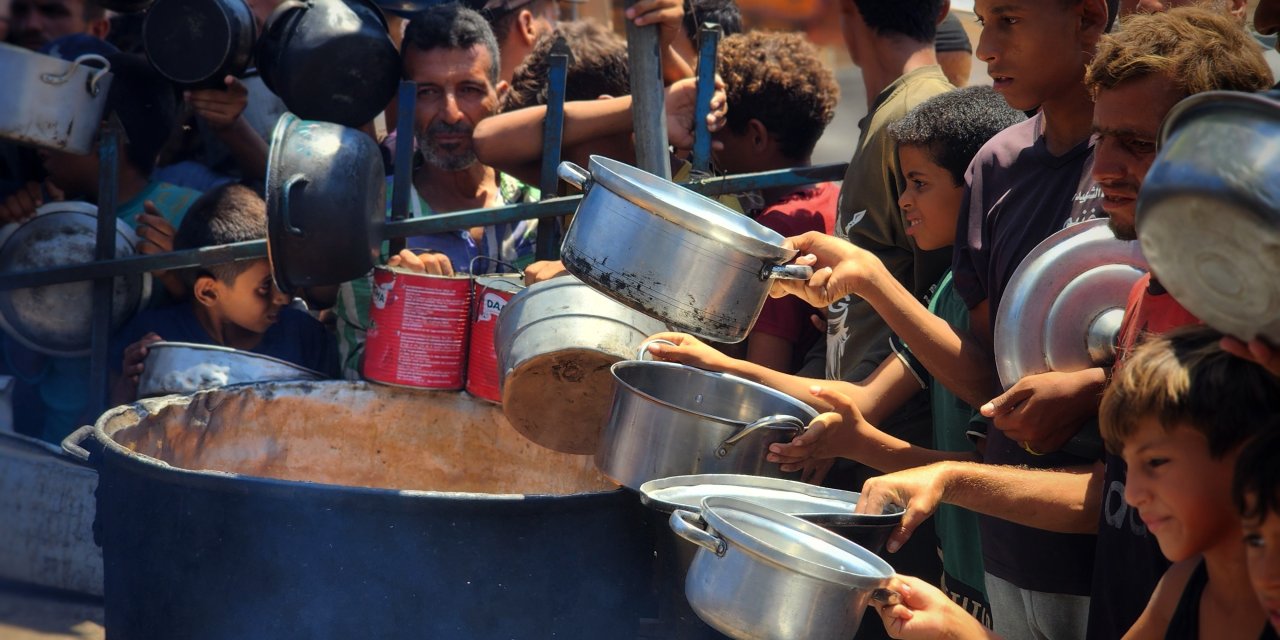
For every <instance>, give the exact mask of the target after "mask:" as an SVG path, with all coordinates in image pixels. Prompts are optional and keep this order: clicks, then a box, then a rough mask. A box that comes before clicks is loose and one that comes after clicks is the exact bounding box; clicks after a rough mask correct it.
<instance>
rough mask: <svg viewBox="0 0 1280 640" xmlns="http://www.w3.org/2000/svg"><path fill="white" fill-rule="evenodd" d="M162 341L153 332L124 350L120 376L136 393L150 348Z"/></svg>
mask: <svg viewBox="0 0 1280 640" xmlns="http://www.w3.org/2000/svg"><path fill="white" fill-rule="evenodd" d="M161 340H163V338H161V337H160V336H159V335H158V334H156V333H155V332H154V331H153V332H151V333H148V334H147V335H145V336H142V339H141V340H139V341H137V342H135V343H133V344H131V345H129V346H128V347H125V349H124V361H123V363H121V365H120V374H121V375H122V376H123V377H124V379H125V380H128V381H129V382H130V384H131V385H132V386H133V389H134V392H135V393H136V392H137V389H138V378H139V377H140V376H142V371H143V369H144V363H145V362H146V359H147V353H148V352H149V351H150V349H149V348H148V347H150V346H151V345H152V343H155V342H160V341H161Z"/></svg>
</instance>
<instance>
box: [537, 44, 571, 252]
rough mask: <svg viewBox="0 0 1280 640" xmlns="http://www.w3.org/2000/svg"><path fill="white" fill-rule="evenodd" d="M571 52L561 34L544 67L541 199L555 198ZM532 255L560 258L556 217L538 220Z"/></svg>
mask: <svg viewBox="0 0 1280 640" xmlns="http://www.w3.org/2000/svg"><path fill="white" fill-rule="evenodd" d="M572 59H573V52H572V51H570V50H569V44H568V43H567V42H565V41H564V38H563V37H559V38H556V41H555V43H554V44H552V45H551V56H550V58H549V59H548V66H549V68H548V70H547V85H548V87H547V113H546V118H545V119H544V120H543V123H542V175H541V180H540V181H539V183H538V188H539V189H540V190H541V192H542V199H543V200H546V199H547V198H554V197H556V194H557V192H558V191H559V189H558V187H559V184H560V179H559V177H557V175H556V168H557V167H558V166H559V165H560V143H561V141H562V140H563V139H564V94H565V89H566V87H567V86H568V78H569V63H570V62H572ZM534 256H535V257H536V258H537V259H538V260H555V259H556V258H558V257H560V225H559V219H558V218H554V217H552V218H542V219H541V220H539V221H538V242H537V246H536V247H535V251H534Z"/></svg>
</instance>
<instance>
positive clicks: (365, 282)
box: [335, 4, 538, 379]
mask: <svg viewBox="0 0 1280 640" xmlns="http://www.w3.org/2000/svg"><path fill="white" fill-rule="evenodd" d="M401 60H402V61H403V71H404V77H405V78H407V79H409V80H412V81H413V82H415V83H417V85H418V101H417V106H416V111H415V113H414V131H413V132H412V133H413V135H414V136H415V138H416V140H417V143H418V144H417V146H418V153H419V157H418V158H417V159H416V160H417V162H416V163H415V165H414V168H413V179H412V181H413V192H412V193H411V194H410V197H409V200H410V204H409V208H410V211H411V215H412V216H413V217H420V216H430V215H437V214H441V213H447V212H450V211H462V210H466V209H480V208H485V207H500V206H504V205H508V204H516V203H520V202H533V201H536V200H538V191H537V189H534V188H532V187H530V186H528V185H526V184H524V183H522V182H520V181H519V180H517V179H516V178H514V177H512V176H509V175H506V174H503V173H501V172H499V171H497V170H495V169H493V168H492V167H489V166H486V165H484V164H481V163H480V161H479V160H478V159H477V158H476V154H475V150H474V145H473V143H472V132H473V131H474V129H475V126H476V124H477V123H479V122H480V121H481V120H484V119H485V118H488V117H489V116H491V115H493V114H494V113H495V112H496V111H497V108H498V94H499V90H500V89H501V90H504V91H505V88H506V83H505V82H504V81H502V80H500V79H499V77H498V73H499V69H500V66H499V62H500V59H499V52H498V43H497V40H496V39H495V38H494V37H493V32H492V31H491V30H490V29H489V25H488V23H486V22H485V20H484V18H483V17H481V16H480V14H479V13H476V12H475V11H473V10H471V9H467V8H465V7H461V6H459V5H455V4H450V5H438V6H434V7H431V8H429V9H427V10H425V11H422V12H420V13H418V14H416V15H415V16H414V17H413V19H412V20H410V21H409V25H408V27H407V28H406V29H405V35H404V44H403V46H402V48H401ZM404 133H405V134H408V133H409V132H404ZM387 188H388V190H390V182H388V187H387ZM391 200H392V199H391V197H390V195H389V194H388V197H387V202H388V203H390V202H391ZM536 236H537V221H536V220H522V221H520V222H514V223H503V224H498V225H488V226H483V227H473V228H471V229H462V230H457V231H446V232H442V233H435V234H431V235H426V236H417V237H412V238H409V239H408V246H409V249H406V250H404V251H402V252H401V253H400V255H397V256H391V257H390V259H389V260H388V261H387V264H388V265H389V266H393V267H395V266H403V267H406V268H412V269H415V270H419V271H423V272H425V273H432V274H443V275H451V274H453V273H454V272H457V271H467V270H468V269H469V267H470V264H471V261H472V259H474V258H476V257H487V258H492V259H496V260H500V261H502V262H506V263H508V264H511V265H513V266H515V267H517V268H524V266H525V265H528V264H529V263H530V262H532V261H533V250H534V242H535V239H536ZM420 252H425V253H421V255H419V253H420ZM477 265H478V266H480V267H482V268H483V269H484V270H485V272H488V271H490V270H502V267H501V265H499V264H497V263H493V262H492V261H491V260H485V261H480V262H478V263H477ZM371 289H372V285H371V280H370V279H369V278H368V277H366V278H361V279H359V280H355V281H352V282H347V283H345V284H343V285H341V286H340V287H339V290H338V296H337V305H336V308H335V311H336V315H337V323H338V349H339V355H340V357H341V361H342V370H343V374H344V375H345V376H346V377H347V378H349V379H359V377H360V361H361V357H362V356H363V354H364V339H365V331H366V328H367V327H368V325H369V303H370V298H371V294H370V292H371Z"/></svg>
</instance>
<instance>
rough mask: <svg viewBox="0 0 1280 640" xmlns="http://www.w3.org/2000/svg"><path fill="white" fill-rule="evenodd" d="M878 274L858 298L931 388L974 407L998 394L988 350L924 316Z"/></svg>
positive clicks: (972, 338) (890, 281)
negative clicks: (897, 341)
mask: <svg viewBox="0 0 1280 640" xmlns="http://www.w3.org/2000/svg"><path fill="white" fill-rule="evenodd" d="M881 271H882V273H880V274H878V275H877V276H876V277H874V278H872V282H873V283H874V286H871V287H867V290H866V291H865V292H864V293H861V295H862V297H863V298H865V299H866V300H867V302H869V303H870V304H871V306H872V307H873V308H874V309H875V310H876V313H878V314H879V315H880V317H881V318H883V319H884V321H885V323H886V324H888V325H889V328H890V329H892V330H893V332H894V333H896V334H898V336H899V337H900V338H901V339H902V341H903V342H905V343H906V344H907V345H908V346H909V347H910V348H911V353H912V354H913V355H914V356H915V357H916V358H917V359H918V360H919V361H920V363H921V364H923V365H924V367H925V368H926V369H928V370H929V373H930V374H932V375H933V378H934V382H935V383H938V384H942V386H944V387H946V388H947V389H949V390H951V392H952V393H954V394H956V396H958V397H959V398H960V399H961V400H964V401H965V402H967V403H968V404H970V405H972V406H974V407H980V406H982V405H983V404H985V403H986V402H987V401H988V400H990V399H991V398H994V397H995V396H997V395H999V394H1000V392H1001V390H1002V389H1001V387H1000V380H999V378H998V377H997V376H996V371H995V361H994V359H993V357H992V354H991V350H990V349H989V348H987V347H986V346H984V345H983V344H982V343H981V342H979V341H978V340H977V339H976V338H975V336H974V335H973V334H972V333H970V332H968V331H961V330H958V329H956V328H955V327H953V326H951V324H950V323H948V322H947V321H946V320H943V319H942V318H939V317H938V316H935V315H933V314H932V313H930V312H929V310H928V309H927V308H925V306H924V305H923V304H921V303H920V301H919V300H917V299H916V297H915V296H913V295H912V294H911V292H910V291H908V290H907V289H906V287H904V286H902V283H900V282H898V280H897V279H896V278H894V277H893V276H892V275H891V274H889V272H888V271H887V270H883V269H881Z"/></svg>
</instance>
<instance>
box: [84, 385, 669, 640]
mask: <svg viewBox="0 0 1280 640" xmlns="http://www.w3.org/2000/svg"><path fill="white" fill-rule="evenodd" d="M92 433H93V437H94V438H96V439H97V440H98V441H99V442H100V443H101V444H102V447H103V452H102V454H101V459H100V460H99V459H97V456H95V462H96V464H97V466H98V467H99V469H100V472H101V481H100V485H99V493H98V515H99V520H100V524H101V531H102V536H101V539H102V543H103V552H104V570H105V590H106V627H107V631H108V633H109V634H110V635H111V636H112V637H113V638H129V639H131V640H138V639H145V638H186V639H204V638H208V639H217V640H225V639H226V638H272V639H276V640H280V639H287V638H298V639H307V640H315V639H324V638H335V639H343V640H346V639H349V638H551V637H555V638H598V637H601V634H605V635H606V636H608V637H618V638H623V637H635V636H636V634H637V627H638V625H639V623H640V619H641V618H645V617H649V616H648V611H647V610H648V609H649V608H650V607H651V606H654V605H653V604H652V603H653V602H654V601H655V600H656V598H655V597H654V596H653V595H652V594H650V586H649V585H650V573H651V563H652V559H651V558H652V530H651V529H650V528H648V523H647V517H646V515H645V514H644V510H645V508H644V507H643V506H641V505H640V504H639V500H637V499H636V496H635V495H634V494H632V493H629V492H626V491H624V490H622V489H619V488H617V487H616V486H615V485H613V483H611V482H609V481H608V480H606V479H605V478H604V477H603V476H601V475H599V474H598V472H596V471H595V470H594V469H593V468H592V465H591V459H590V458H589V457H586V456H572V455H567V454H561V453H556V452H554V451H549V450H546V449H543V448H541V447H538V446H536V445H534V444H533V443H531V442H528V441H527V440H525V439H524V438H522V437H521V436H520V435H519V434H517V433H516V432H515V431H514V430H512V429H511V428H510V427H509V426H508V425H507V423H506V421H505V419H504V418H503V416H502V414H501V411H500V410H499V409H498V408H497V407H494V406H492V405H489V404H487V403H482V402H479V401H475V400H472V399H470V398H467V397H466V396H464V395H462V394H442V393H431V392H421V391H412V390H403V389H396V388H387V387H378V386H370V385H366V384H362V383H348V382H291V383H264V384H258V385H246V386H240V387H228V388H224V389H221V390H211V391H204V392H200V393H197V394H195V395H194V396H188V397H168V398H161V399H156V400H144V401H142V402H140V403H138V404H135V405H130V406H124V407H118V408H116V409H113V410H111V411H109V412H108V413H106V414H104V415H103V416H102V418H101V419H100V420H99V421H98V423H97V425H96V426H95V427H93V428H92ZM84 437H85V433H84V431H83V430H82V431H81V432H77V434H73V435H72V436H71V437H70V438H68V441H67V442H66V443H64V446H65V447H67V448H68V449H70V450H74V449H75V448H76V445H75V440H76V439H77V438H81V439H83V438H84Z"/></svg>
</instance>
